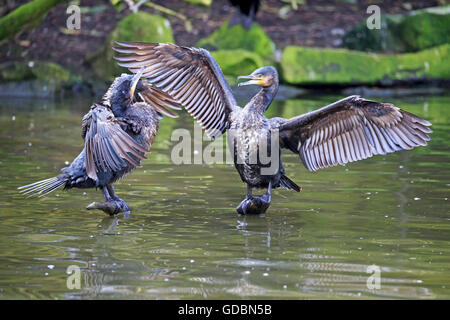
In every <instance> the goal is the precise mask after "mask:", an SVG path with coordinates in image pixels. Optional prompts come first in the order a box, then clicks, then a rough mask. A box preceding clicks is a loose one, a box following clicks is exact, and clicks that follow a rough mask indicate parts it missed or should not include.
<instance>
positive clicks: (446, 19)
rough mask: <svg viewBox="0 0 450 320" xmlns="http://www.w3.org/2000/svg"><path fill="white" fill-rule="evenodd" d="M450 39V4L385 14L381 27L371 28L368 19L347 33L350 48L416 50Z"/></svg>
mask: <svg viewBox="0 0 450 320" xmlns="http://www.w3.org/2000/svg"><path fill="white" fill-rule="evenodd" d="M445 43H450V6H445V7H435V8H428V9H424V10H418V11H413V12H411V13H410V14H408V15H389V14H383V15H381V29H379V30H377V29H372V30H370V29H368V28H367V26H366V20H363V21H362V22H361V23H360V24H358V25H357V26H356V27H354V28H353V29H351V30H350V31H349V32H347V33H346V35H345V36H344V46H345V47H346V48H348V49H353V50H361V51H382V52H416V51H420V50H423V49H427V48H431V47H433V46H437V45H441V44H445Z"/></svg>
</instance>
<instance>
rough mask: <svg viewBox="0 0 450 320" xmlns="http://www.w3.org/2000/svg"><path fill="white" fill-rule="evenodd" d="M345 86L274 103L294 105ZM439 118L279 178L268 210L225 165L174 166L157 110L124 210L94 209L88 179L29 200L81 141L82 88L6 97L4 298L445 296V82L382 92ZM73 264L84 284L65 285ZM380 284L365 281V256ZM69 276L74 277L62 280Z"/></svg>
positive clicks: (0, 174) (0, 169)
mask: <svg viewBox="0 0 450 320" xmlns="http://www.w3.org/2000/svg"><path fill="white" fill-rule="evenodd" d="M338 98H341V97H338V96H327V97H324V96H322V97H308V98H304V99H298V100H288V101H281V102H275V103H274V105H273V106H272V107H271V109H270V110H269V112H268V113H269V114H268V115H269V116H274V115H282V116H284V117H291V116H295V115H297V114H301V113H304V112H307V111H309V110H312V108H316V107H319V106H322V105H325V104H327V103H330V102H332V101H334V100H337V99H338ZM385 100H388V101H390V102H393V103H395V104H396V105H398V106H401V107H403V108H404V109H405V110H408V111H410V112H413V113H415V114H417V115H419V116H422V117H424V118H425V119H427V120H429V121H431V122H432V123H433V127H432V129H433V130H434V132H433V133H432V140H431V142H430V144H429V146H428V147H425V148H417V149H415V150H413V151H404V152H398V153H395V154H390V155H387V156H376V157H374V158H371V159H368V160H365V161H362V162H358V163H354V164H349V165H347V166H346V167H341V166H340V167H335V168H330V169H325V170H321V171H319V172H317V173H309V172H307V170H306V169H305V168H304V167H303V165H302V164H301V163H300V161H299V159H298V156H296V155H294V154H288V153H285V154H284V155H283V159H284V162H285V167H286V171H287V175H288V176H289V177H290V178H291V179H293V180H294V181H295V182H297V183H298V184H299V185H300V186H302V187H303V191H302V192H300V193H295V192H292V191H285V190H276V191H274V194H273V197H272V205H271V207H270V208H269V210H268V211H267V213H266V215H265V216H247V217H245V216H238V215H237V214H236V212H235V209H234V208H235V207H236V206H237V205H238V204H239V202H240V201H241V200H242V199H243V197H244V195H245V186H244V184H243V183H242V182H241V181H240V178H239V175H238V173H237V172H236V171H235V169H234V168H233V167H232V166H231V165H226V164H223V165H219V164H218V165H194V164H192V165H181V166H178V165H174V164H172V162H171V158H170V155H171V148H172V146H173V145H174V144H175V143H174V142H171V141H170V137H171V132H172V130H173V129H175V128H183V127H184V128H187V129H189V130H190V131H191V132H192V130H193V123H192V121H191V120H190V118H189V117H188V116H187V115H186V114H183V115H182V117H181V119H178V120H172V119H164V120H163V121H162V122H161V124H160V125H161V126H160V134H159V136H158V137H157V139H156V141H155V144H154V147H153V149H152V152H151V153H150V155H149V157H148V158H149V159H148V160H146V161H145V162H144V164H143V168H141V169H138V170H136V171H135V172H134V173H132V174H131V175H130V176H128V177H127V178H126V179H124V180H123V181H121V182H120V183H118V184H117V186H116V189H117V191H118V194H119V195H120V196H121V197H122V198H124V199H125V200H126V201H127V202H128V203H129V205H130V206H131V208H132V213H131V215H130V217H128V218H124V216H123V215H119V216H118V217H113V218H110V217H108V216H105V215H104V214H103V213H102V212H101V211H87V210H85V209H84V208H85V206H87V205H88V204H89V203H91V202H92V201H99V200H101V194H100V192H99V191H96V190H71V191H69V192H64V191H61V190H58V191H57V192H55V193H53V194H51V195H50V196H48V197H46V198H42V199H24V198H23V197H22V196H21V195H19V194H18V192H17V190H16V188H17V187H18V186H21V185H24V184H28V183H31V182H33V181H35V180H39V179H44V178H47V177H51V176H54V175H57V174H58V172H59V169H60V168H61V167H64V166H66V165H65V162H66V161H71V160H72V159H73V158H74V157H75V156H76V155H77V154H78V152H79V151H80V150H81V148H82V145H83V143H82V140H81V137H80V123H81V117H82V115H83V114H84V113H85V112H87V110H88V108H89V106H90V99H89V100H83V99H80V100H66V101H62V102H57V103H51V102H46V101H40V100H8V101H5V100H3V101H2V102H0V141H1V144H0V155H1V157H0V181H1V183H0V211H1V224H0V299H19V298H20V299H91V298H94V299H114V298H121V299H123V298H124V299H180V298H189V299H204V298H210V299H225V298H238V299H239V298H264V299H279V298H282V299H310V298H313V299H323V298H332V299H334V298H344V299H361V298H370V299H372V298H375V299H376V298H413V299H416V298H417V299H449V298H450V235H449V231H450V214H449V200H448V198H449V197H450V192H449V186H450V176H449V160H450V158H449V156H450V152H449V142H448V141H449V140H450V124H449V123H450V121H449V120H450V111H449V109H448V105H449V104H450V96H444V97H416V98H401V99H385ZM72 265H75V266H79V267H80V268H81V269H80V272H81V273H80V274H81V281H80V285H81V287H80V289H76V288H75V289H69V288H68V287H67V279H68V274H67V268H68V267H69V266H72ZM371 265H376V266H378V267H379V268H380V276H381V288H380V289H368V287H367V279H368V277H369V276H370V275H371V274H368V273H367V272H366V271H367V268H368V266H371ZM70 283H71V282H70Z"/></svg>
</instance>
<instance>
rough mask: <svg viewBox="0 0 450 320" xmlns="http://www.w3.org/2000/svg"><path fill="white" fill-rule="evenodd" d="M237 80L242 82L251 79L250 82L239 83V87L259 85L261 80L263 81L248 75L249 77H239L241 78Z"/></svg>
mask: <svg viewBox="0 0 450 320" xmlns="http://www.w3.org/2000/svg"><path fill="white" fill-rule="evenodd" d="M237 79H238V80H240V79H250V80H249V81H245V82H240V83H238V87H242V86H248V85H250V84H259V81H260V80H261V79H259V78H257V77H255V76H253V75H251V74H250V75H248V76H239V77H237Z"/></svg>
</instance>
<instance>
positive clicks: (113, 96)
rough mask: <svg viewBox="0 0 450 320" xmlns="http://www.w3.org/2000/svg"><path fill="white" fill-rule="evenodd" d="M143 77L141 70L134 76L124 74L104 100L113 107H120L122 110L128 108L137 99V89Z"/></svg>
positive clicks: (109, 90)
mask: <svg viewBox="0 0 450 320" xmlns="http://www.w3.org/2000/svg"><path fill="white" fill-rule="evenodd" d="M141 76H142V70H139V71H138V72H137V73H136V74H134V75H129V74H125V73H123V74H122V75H121V76H120V77H117V78H116V79H115V80H114V82H113V83H112V85H111V86H110V87H109V89H108V91H107V92H106V94H105V95H104V97H103V100H104V101H107V102H109V104H110V105H111V106H113V105H116V106H118V105H120V106H121V107H122V108H126V107H128V106H129V105H130V103H132V102H133V100H134V98H135V92H136V87H138V83H139V80H140V78H141Z"/></svg>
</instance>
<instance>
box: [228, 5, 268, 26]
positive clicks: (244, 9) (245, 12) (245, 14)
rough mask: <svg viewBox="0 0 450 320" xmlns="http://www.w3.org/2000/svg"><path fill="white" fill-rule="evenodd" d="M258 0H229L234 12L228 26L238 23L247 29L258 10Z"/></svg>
mask: <svg viewBox="0 0 450 320" xmlns="http://www.w3.org/2000/svg"><path fill="white" fill-rule="evenodd" d="M260 2H261V1H260V0H230V3H231V5H232V6H233V7H236V9H237V10H236V13H235V14H234V15H233V16H232V17H231V20H230V27H232V26H234V25H236V24H240V25H242V26H243V27H244V28H246V29H247V30H248V29H250V28H251V27H252V22H253V20H254V19H255V16H256V13H257V12H258V9H259V5H260Z"/></svg>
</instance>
